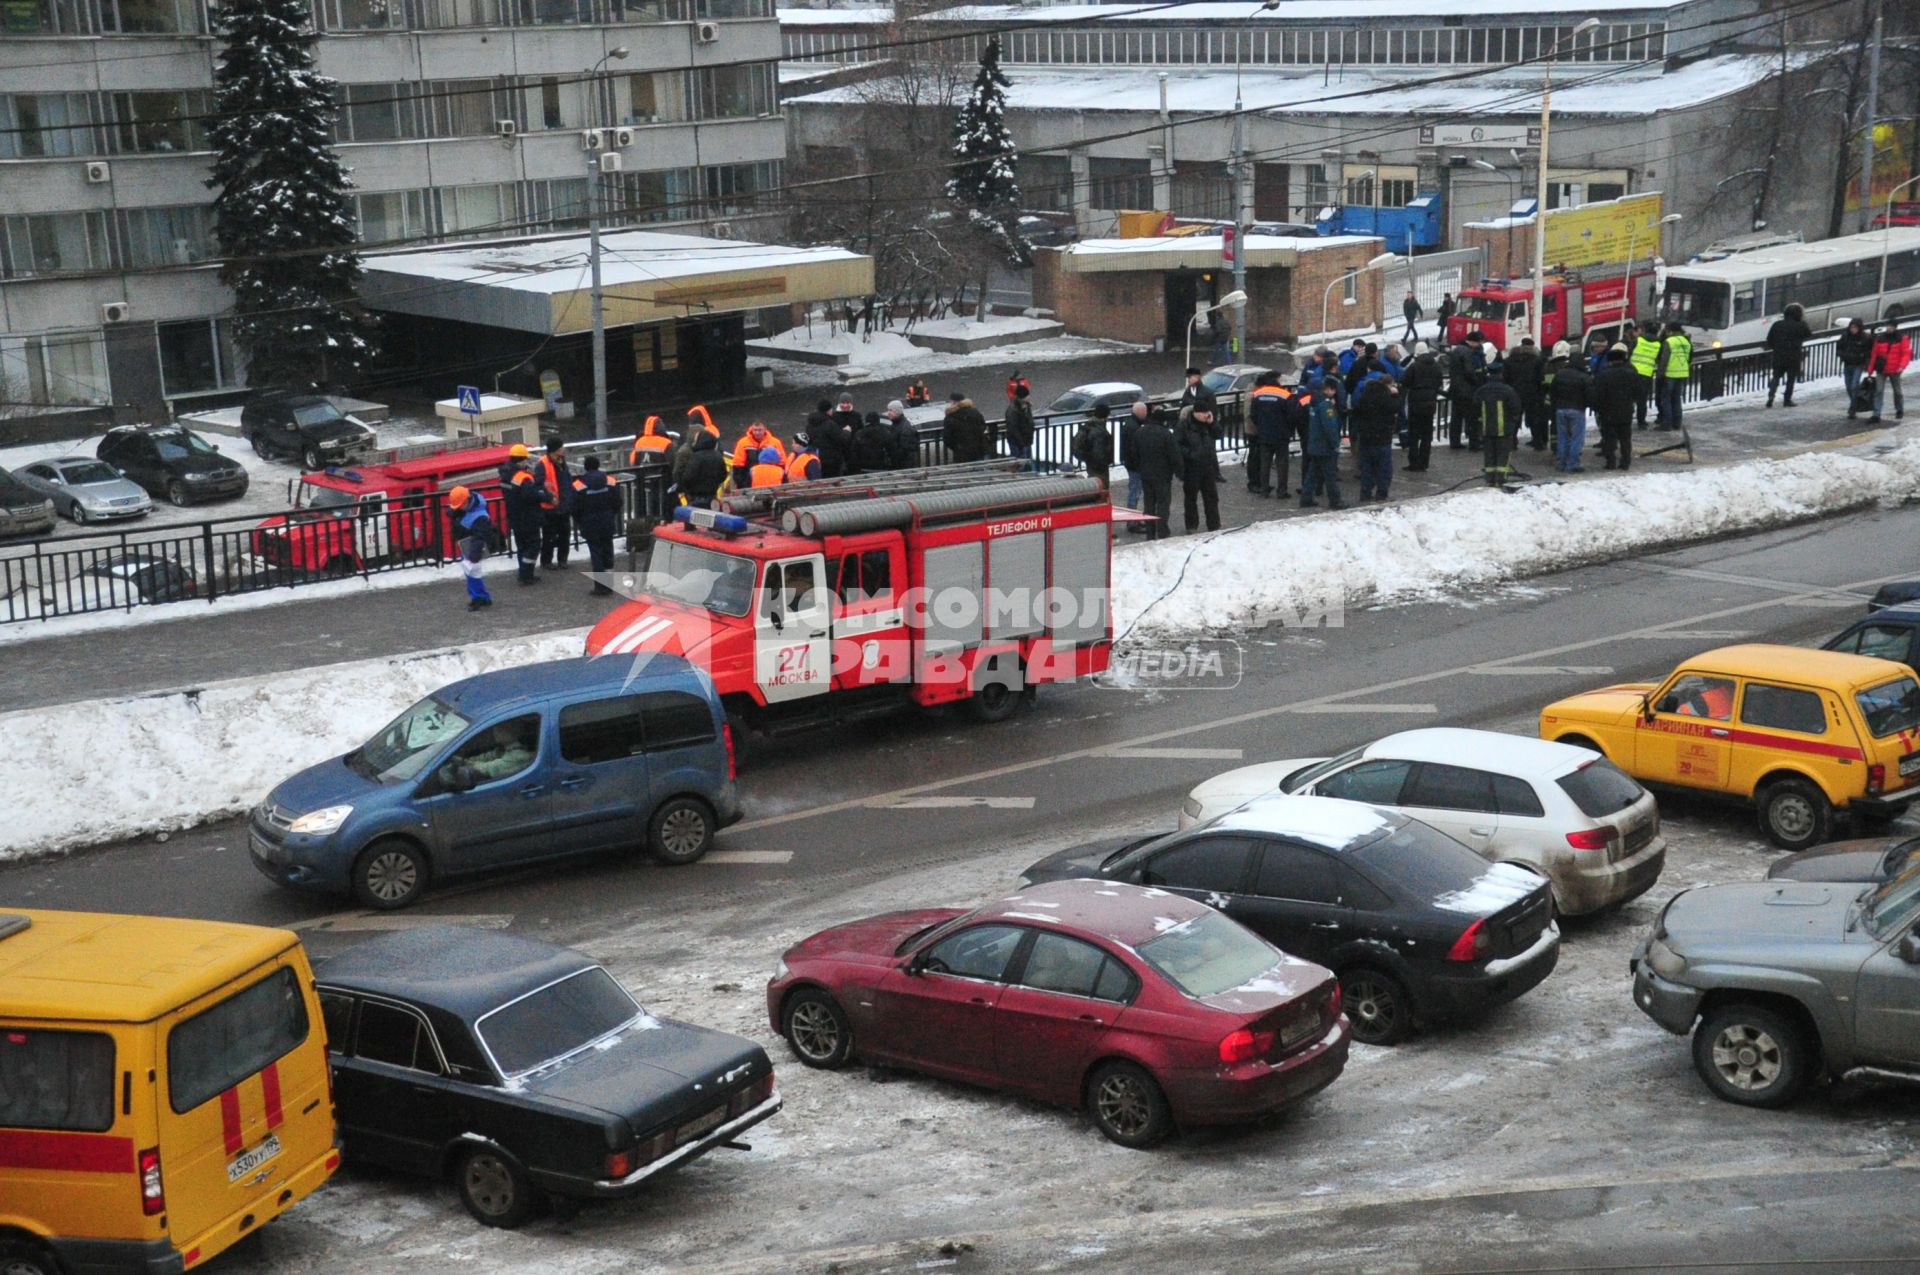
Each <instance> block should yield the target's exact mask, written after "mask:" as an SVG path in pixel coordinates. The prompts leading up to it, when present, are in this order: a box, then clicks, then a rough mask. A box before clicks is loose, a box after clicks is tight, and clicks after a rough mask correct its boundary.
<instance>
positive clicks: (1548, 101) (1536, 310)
mask: <svg viewBox="0 0 1920 1275" xmlns="http://www.w3.org/2000/svg"><path fill="white" fill-rule="evenodd" d="M1599 25H1600V19H1598V18H1588V19H1587V20H1586V21H1585V22H1582V23H1581V24H1580V25H1579V26H1577V27H1575V28H1574V29H1573V30H1572V31H1571V32H1570V33H1568V35H1567V36H1566V37H1565V38H1567V39H1570V40H1573V41H1576V42H1577V41H1578V40H1579V39H1580V37H1581V36H1582V35H1583V34H1585V33H1586V32H1588V31H1591V30H1593V29H1594V28H1595V27H1597V26H1599ZM1560 44H1561V41H1560V40H1555V41H1554V42H1553V47H1552V48H1550V49H1548V50H1547V60H1546V63H1545V65H1544V67H1543V68H1542V70H1541V73H1540V173H1539V181H1538V185H1539V190H1538V192H1537V197H1536V198H1535V200H1534V206H1533V314H1532V315H1531V316H1530V318H1531V319H1532V327H1533V343H1534V345H1535V346H1538V345H1539V344H1540V342H1541V340H1542V339H1543V337H1542V332H1543V325H1542V320H1543V319H1544V317H1545V316H1543V315H1542V314H1541V313H1540V307H1541V306H1542V305H1543V304H1544V303H1545V301H1546V289H1547V278H1546V275H1547V155H1548V150H1547V134H1548V131H1549V130H1550V129H1551V128H1552V126H1553V60H1554V59H1555V58H1556V57H1558V56H1560Z"/></svg>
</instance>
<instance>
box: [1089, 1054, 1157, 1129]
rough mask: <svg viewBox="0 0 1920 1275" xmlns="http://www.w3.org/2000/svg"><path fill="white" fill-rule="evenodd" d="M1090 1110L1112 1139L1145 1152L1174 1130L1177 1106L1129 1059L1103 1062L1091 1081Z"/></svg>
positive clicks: (1095, 1125)
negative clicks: (1175, 1107)
mask: <svg viewBox="0 0 1920 1275" xmlns="http://www.w3.org/2000/svg"><path fill="white" fill-rule="evenodd" d="M1087 1111H1088V1112H1089V1113H1090V1114H1091V1115H1092V1116H1093V1124H1094V1127H1095V1128H1096V1129H1098V1130H1100V1132H1101V1133H1102V1134H1104V1135H1106V1138H1107V1140H1108V1141H1109V1142H1117V1143H1119V1144H1120V1145H1121V1146H1123V1147H1128V1148H1131V1149H1132V1150H1135V1151H1144V1150H1145V1149H1146V1148H1148V1147H1150V1146H1152V1145H1153V1144H1154V1143H1156V1142H1160V1141H1162V1140H1164V1139H1165V1138H1166V1137H1167V1135H1168V1134H1170V1133H1172V1132H1173V1108H1171V1107H1169V1106H1168V1105H1167V1096H1166V1095H1165V1094H1163V1093H1161V1092H1160V1086H1159V1085H1157V1084H1155V1083H1154V1080H1153V1077H1152V1076H1149V1075H1148V1074H1147V1073H1146V1072H1144V1071H1142V1070H1141V1069H1140V1068H1138V1067H1136V1066H1134V1065H1133V1064H1132V1063H1127V1062H1110V1063H1102V1064H1101V1065H1100V1067H1099V1068H1098V1069H1097V1070H1095V1071H1094V1073H1093V1075H1092V1076H1091V1077H1090V1078H1089V1079H1088V1080H1087Z"/></svg>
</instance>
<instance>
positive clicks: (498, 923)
mask: <svg viewBox="0 0 1920 1275" xmlns="http://www.w3.org/2000/svg"><path fill="white" fill-rule="evenodd" d="M512 924H513V913H511V912H476V913H472V914H469V915H467V916H453V915H450V914H448V913H445V912H407V913H399V912H335V913H333V914H332V915H330V916H316V917H314V918H312V919H311V920H307V921H296V922H294V923H293V924H292V925H289V926H287V927H286V928H288V929H289V930H312V931H315V932H319V933H326V934H371V933H377V932H383V931H387V930H417V929H419V928H420V927H422V926H426V925H465V926H468V927H470V928H472V929H476V930H504V929H506V928H507V927H508V926H510V925H512Z"/></svg>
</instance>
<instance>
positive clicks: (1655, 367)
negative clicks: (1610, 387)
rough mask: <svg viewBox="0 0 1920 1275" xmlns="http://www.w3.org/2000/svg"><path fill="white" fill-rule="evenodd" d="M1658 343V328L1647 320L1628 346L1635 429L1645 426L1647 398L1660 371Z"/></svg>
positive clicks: (1651, 393) (1650, 395)
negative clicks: (1633, 396)
mask: <svg viewBox="0 0 1920 1275" xmlns="http://www.w3.org/2000/svg"><path fill="white" fill-rule="evenodd" d="M1660 344H1661V343H1660V336H1659V329H1658V328H1657V327H1655V326H1654V324H1653V323H1652V321H1648V322H1646V323H1643V324H1641V325H1640V328H1639V331H1637V332H1636V333H1635V334H1634V337H1633V344H1632V346H1631V347H1629V351H1628V354H1627V363H1628V364H1629V365H1630V366H1631V367H1632V368H1633V375H1634V377H1635V378H1636V381H1635V385H1636V388H1635V399H1634V404H1633V427H1634V428H1635V429H1645V428H1646V427H1647V400H1648V399H1650V398H1652V397H1653V382H1654V378H1655V377H1656V376H1658V375H1659V372H1660Z"/></svg>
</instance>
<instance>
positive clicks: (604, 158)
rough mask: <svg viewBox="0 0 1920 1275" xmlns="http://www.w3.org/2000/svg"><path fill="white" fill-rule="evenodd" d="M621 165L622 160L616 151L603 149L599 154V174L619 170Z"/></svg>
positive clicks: (602, 174)
mask: <svg viewBox="0 0 1920 1275" xmlns="http://www.w3.org/2000/svg"><path fill="white" fill-rule="evenodd" d="M621 166H622V160H621V158H620V156H619V154H618V153H617V152H614V151H605V152H603V153H602V154H601V156H600V175H601V176H603V177H604V176H606V175H607V174H608V173H617V172H619V171H620V169H621Z"/></svg>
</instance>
